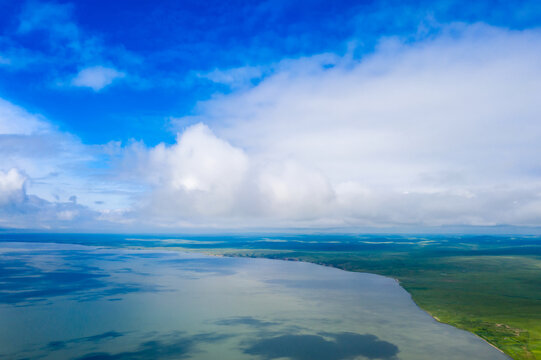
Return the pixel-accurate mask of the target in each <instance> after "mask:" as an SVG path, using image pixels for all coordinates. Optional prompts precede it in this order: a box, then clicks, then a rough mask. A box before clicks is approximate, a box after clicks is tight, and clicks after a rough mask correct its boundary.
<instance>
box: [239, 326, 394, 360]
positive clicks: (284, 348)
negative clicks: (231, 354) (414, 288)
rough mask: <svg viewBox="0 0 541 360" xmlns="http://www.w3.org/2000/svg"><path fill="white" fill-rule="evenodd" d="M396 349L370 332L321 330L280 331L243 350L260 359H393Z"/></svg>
mask: <svg viewBox="0 0 541 360" xmlns="http://www.w3.org/2000/svg"><path fill="white" fill-rule="evenodd" d="M398 352H399V349H398V347H397V346H396V345H394V344H392V343H390V342H387V341H383V340H380V339H379V338H378V337H377V336H375V335H371V334H365V335H361V334H355V333H348V332H344V333H322V334H320V335H281V336H277V337H273V338H266V339H261V340H258V341H256V342H254V343H252V344H251V345H250V346H249V347H248V348H245V349H244V353H246V354H249V355H257V356H260V357H262V358H263V359H267V360H270V359H279V358H289V359H292V360H347V359H355V358H357V357H359V356H364V357H365V358H368V359H381V360H394V359H397V357H396V356H397V354H398Z"/></svg>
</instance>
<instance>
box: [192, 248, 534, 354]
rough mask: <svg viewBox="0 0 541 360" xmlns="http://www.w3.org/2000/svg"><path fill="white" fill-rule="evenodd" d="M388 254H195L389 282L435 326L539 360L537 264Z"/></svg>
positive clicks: (499, 257) (515, 258)
mask: <svg viewBox="0 0 541 360" xmlns="http://www.w3.org/2000/svg"><path fill="white" fill-rule="evenodd" d="M192 250H193V249H192ZM393 250H394V251H374V250H370V251H362V250H358V251H328V250H317V251H310V250H301V251H298V250H297V251H292V250H284V249H280V250H277V249H223V248H222V249H208V248H207V249H205V250H203V251H205V252H207V253H208V252H210V253H214V254H222V255H228V256H248V257H265V258H272V259H283V260H300V261H307V262H313V263H317V264H321V265H328V266H333V267H337V268H340V269H344V270H349V271H360V272H370V273H376V274H381V275H385V276H390V277H393V278H396V279H398V280H399V281H400V284H401V285H402V286H403V287H404V288H405V289H406V290H407V291H408V292H409V293H410V294H411V295H412V297H413V300H414V301H415V302H416V303H417V304H418V305H419V306H420V307H421V308H422V309H424V310H425V311H427V312H428V313H430V314H431V315H432V316H433V317H434V318H436V319H437V320H439V321H441V322H444V323H447V324H450V325H453V326H455V327H458V328H461V329H464V330H467V331H470V332H472V333H475V334H477V335H478V336H480V337H482V338H483V339H485V340H486V341H488V342H489V343H491V344H493V345H494V346H496V347H497V348H499V349H501V350H502V351H504V352H505V353H506V354H508V355H509V356H511V357H512V358H513V359H517V360H518V359H520V360H522V359H541V256H539V255H528V254H527V252H528V251H523V252H524V253H526V254H518V255H517V254H512V255H509V254H506V252H508V253H517V251H511V250H509V251H498V252H497V254H488V255H487V254H482V253H483V252H479V251H475V250H471V249H465V250H463V251H461V252H459V253H460V254H457V251H456V249H455V248H453V249H447V251H446V250H442V249H438V251H429V250H426V249H424V248H419V247H412V248H407V249H404V250H402V251H396V249H393ZM515 250H516V249H515ZM479 253H481V254H479ZM488 253H490V251H489V252H488ZM518 253H520V251H519V252H518Z"/></svg>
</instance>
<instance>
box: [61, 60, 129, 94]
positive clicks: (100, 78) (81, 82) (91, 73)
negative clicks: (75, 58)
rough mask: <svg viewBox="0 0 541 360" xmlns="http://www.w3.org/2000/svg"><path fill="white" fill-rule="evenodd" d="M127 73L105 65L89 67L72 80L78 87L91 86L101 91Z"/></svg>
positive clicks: (72, 83)
mask: <svg viewBox="0 0 541 360" xmlns="http://www.w3.org/2000/svg"><path fill="white" fill-rule="evenodd" d="M125 76H126V74H125V73H123V72H120V71H118V70H115V69H113V68H108V67H103V66H92V67H87V68H85V69H82V70H81V71H79V73H78V74H77V75H76V76H75V77H74V78H73V79H72V80H71V85H73V86H78V87H89V88H91V89H92V90H94V91H100V90H101V89H103V88H104V87H106V86H108V85H111V84H112V83H113V81H115V80H116V79H121V78H123V77H125Z"/></svg>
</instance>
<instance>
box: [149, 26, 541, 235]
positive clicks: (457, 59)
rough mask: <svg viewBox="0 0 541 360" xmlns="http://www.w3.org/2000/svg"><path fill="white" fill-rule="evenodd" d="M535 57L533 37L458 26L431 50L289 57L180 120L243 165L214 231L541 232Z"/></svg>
mask: <svg viewBox="0 0 541 360" xmlns="http://www.w3.org/2000/svg"><path fill="white" fill-rule="evenodd" d="M540 61H541V33H540V32H539V31H537V30H531V31H508V30H502V29H497V28H491V27H488V26H485V25H471V26H466V25H462V24H455V25H452V26H449V27H447V28H445V29H443V31H442V35H440V36H438V37H436V38H433V39H429V40H426V41H424V42H418V43H413V44H403V43H401V42H399V41H398V40H396V39H387V40H386V41H384V42H382V43H381V45H380V46H379V48H378V49H377V51H376V52H375V53H374V54H372V55H370V56H366V57H364V58H363V59H361V60H354V59H351V58H350V57H348V56H345V57H344V58H338V57H333V56H323V57H322V56H318V57H313V58H304V59H299V60H297V61H292V60H289V61H287V62H284V64H282V65H280V66H279V67H278V69H279V70H278V71H276V73H275V74H274V75H272V76H269V77H267V78H266V79H264V80H263V81H261V83H259V84H258V85H257V86H255V87H253V88H252V89H250V90H246V89H245V90H243V91H239V92H237V93H233V94H230V95H224V96H221V97H215V98H213V99H211V100H209V101H206V102H202V103H200V104H199V105H198V108H197V109H198V114H196V116H191V117H190V118H186V119H181V120H180V122H179V123H186V122H187V121H198V122H203V123H206V124H207V125H209V126H210V127H211V128H212V129H213V131H214V132H215V134H216V136H217V137H219V138H221V139H223V140H226V141H227V142H228V143H229V144H231V146H233V147H236V148H238V149H239V150H240V149H242V151H243V153H244V156H245V157H246V158H247V159H249V160H248V163H249V164H250V167H249V170H248V171H246V174H248V175H247V179H244V180H242V181H240V182H239V183H241V184H242V187H243V191H242V192H240V193H239V192H236V193H231V197H227V203H228V204H235V205H234V207H230V206H229V207H228V206H226V207H222V200H221V199H222V198H225V196H224V195H223V194H221V195H220V197H213V194H212V193H207V195H208V198H207V200H208V203H209V204H210V203H213V204H214V206H215V207H216V208H222V209H230V210H231V211H230V212H229V213H227V212H221V213H220V212H218V213H217V214H215V216H214V217H209V218H208V222H209V223H217V222H221V223H222V224H228V225H231V226H235V224H236V225H238V226H241V227H242V226H243V225H246V224H249V223H257V224H264V225H267V226H282V225H284V224H287V226H299V225H301V226H306V225H310V224H312V225H317V226H400V225H404V224H409V225H412V226H428V225H430V226H437V225H496V224H512V225H530V226H537V225H539V222H538V220H539V218H541V159H540V158H539V155H538V154H540V153H541V142H540V141H539V139H541V121H540V118H541V112H540V110H539V105H538V104H539V101H540V98H539V94H540V93H541V68H540V67H539V66H538V64H539V63H540ZM163 149H166V148H163ZM201 149H204V147H201ZM152 151H155V150H152ZM209 156H214V155H212V153H211V152H209ZM182 163H183V161H180V160H179V163H178V164H177V166H181V164H182ZM277 164H278V165H277ZM291 164H295V165H294V166H293V165H291ZM172 166H174V165H172ZM296 169H302V170H296ZM186 174H189V171H188V172H187V173H186ZM212 175H216V176H218V177H217V179H216V181H218V180H219V179H221V178H222V175H221V174H220V175H218V174H212ZM185 176H186V177H187V178H189V176H188V175H185ZM207 181H209V180H207ZM156 192H158V191H156ZM159 193H160V194H161V198H162V199H165V198H167V197H168V195H167V194H169V195H170V196H171V197H173V196H174V195H173V193H169V192H167V191H166V190H163V189H161V190H160V191H159ZM235 199H236V200H235ZM180 204H182V207H183V211H182V212H177V213H176V214H177V215H176V219H182V220H184V221H190V215H189V214H191V211H192V204H191V203H190V202H184V200H182V201H181V202H180ZM153 205H154V206H155V207H157V206H159V203H154V204H153ZM179 206H181V205H179ZM194 213H197V211H194ZM239 214H242V216H241V217H240V218H239ZM282 215H284V216H282ZM172 217H174V216H173V215H172ZM228 217H229V219H227V218H228ZM254 219H255V220H254Z"/></svg>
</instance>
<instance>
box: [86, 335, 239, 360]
mask: <svg viewBox="0 0 541 360" xmlns="http://www.w3.org/2000/svg"><path fill="white" fill-rule="evenodd" d="M170 337H171V335H169V336H166V337H164V338H170ZM229 337H231V335H228V334H216V333H203V334H196V335H192V336H176V337H175V338H174V339H173V340H168V341H164V340H150V341H145V342H143V343H141V344H140V345H139V346H138V347H137V348H136V349H134V350H133V351H123V352H118V353H107V352H95V353H89V354H86V355H83V356H81V357H79V358H77V359H76V360H128V359H129V360H153V359H185V358H189V357H191V356H192V355H193V353H194V352H197V351H198V349H197V345H198V344H200V343H214V342H217V341H221V340H225V339H227V338H229Z"/></svg>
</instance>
